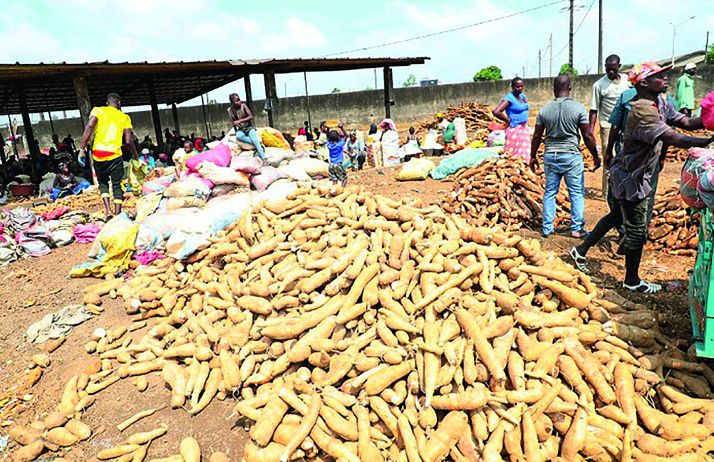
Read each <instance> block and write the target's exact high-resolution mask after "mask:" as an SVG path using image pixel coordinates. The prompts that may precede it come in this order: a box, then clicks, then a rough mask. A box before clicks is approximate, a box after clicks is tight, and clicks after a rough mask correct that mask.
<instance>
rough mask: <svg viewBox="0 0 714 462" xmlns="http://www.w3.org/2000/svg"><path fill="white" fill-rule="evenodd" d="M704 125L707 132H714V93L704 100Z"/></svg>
mask: <svg viewBox="0 0 714 462" xmlns="http://www.w3.org/2000/svg"><path fill="white" fill-rule="evenodd" d="M702 123H703V124H704V128H706V129H707V130H714V91H713V92H711V93H709V94H708V95H707V96H705V97H704V99H703V100H702Z"/></svg>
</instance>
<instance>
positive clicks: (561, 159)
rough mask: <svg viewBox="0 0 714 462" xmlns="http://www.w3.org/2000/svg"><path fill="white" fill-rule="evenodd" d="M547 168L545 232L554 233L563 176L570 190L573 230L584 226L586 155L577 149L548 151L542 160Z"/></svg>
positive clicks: (544, 207)
mask: <svg viewBox="0 0 714 462" xmlns="http://www.w3.org/2000/svg"><path fill="white" fill-rule="evenodd" d="M543 169H544V170H545V195H544V197H543V234H546V235H548V234H552V233H553V231H555V230H554V228H553V221H554V220H555V203H556V202H555V200H556V197H557V196H558V189H559V188H560V179H561V178H563V179H565V185H566V186H567V187H568V194H570V230H571V231H572V232H574V233H576V232H579V231H582V230H583V228H584V227H585V167H584V166H583V157H582V155H581V154H580V153H579V152H578V153H558V154H546V155H545V159H544V160H543Z"/></svg>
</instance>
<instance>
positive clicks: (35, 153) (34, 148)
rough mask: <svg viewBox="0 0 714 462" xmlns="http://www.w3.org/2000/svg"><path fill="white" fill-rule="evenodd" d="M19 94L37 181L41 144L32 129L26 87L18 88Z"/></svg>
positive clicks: (28, 147) (24, 126)
mask: <svg viewBox="0 0 714 462" xmlns="http://www.w3.org/2000/svg"><path fill="white" fill-rule="evenodd" d="M17 96H18V99H19V101H20V112H21V113H22V125H23V128H24V130H25V138H26V139H27V149H29V151H30V159H31V160H32V162H31V163H30V167H31V168H32V179H33V181H37V180H38V178H37V172H35V164H36V161H37V159H39V158H40V146H39V145H38V144H37V141H35V134H34V132H33V131H32V121H31V120H30V113H29V111H28V110H27V96H26V95H25V89H24V88H23V87H18V88H17ZM38 182H39V181H38Z"/></svg>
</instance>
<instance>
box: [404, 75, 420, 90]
mask: <svg viewBox="0 0 714 462" xmlns="http://www.w3.org/2000/svg"><path fill="white" fill-rule="evenodd" d="M416 84H417V81H416V76H415V75H414V74H409V77H407V80H405V81H404V86H405V87H413V86H414V85H416Z"/></svg>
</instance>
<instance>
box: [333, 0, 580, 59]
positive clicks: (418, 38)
mask: <svg viewBox="0 0 714 462" xmlns="http://www.w3.org/2000/svg"><path fill="white" fill-rule="evenodd" d="M565 1H568V0H556V1H554V2H550V3H546V4H545V5H540V6H536V7H533V8H528V9H527V10H522V11H517V12H515V13H510V14H507V15H505V16H500V17H498V18H492V19H486V20H484V21H479V22H476V23H473V24H467V25H465V26H460V27H454V28H451V29H446V30H442V31H438V32H432V33H429V34H424V35H418V36H416V37H410V38H406V39H402V40H394V41H392V42H385V43H381V44H379V45H371V46H366V47H361V48H353V49H351V50H345V51H340V52H337V53H330V54H327V55H324V56H322V57H323V58H327V57H329V56H338V55H344V54H347V53H354V52H357V51H367V50H373V49H375V48H382V47H387V46H392V45H398V44H400V43H406V42H412V41H414V40H421V39H425V38H429V37H434V36H437V35H442V34H448V33H450V32H456V31H460V30H464V29H469V28H471V27H476V26H481V25H483V24H489V23H492V22H496V21H501V20H503V19H508V18H512V17H514V16H519V15H522V14H525V13H530V12H532V11H536V10H541V9H543V8H547V7H549V6H553V5H557V4H558V3H563V2H565Z"/></svg>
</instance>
